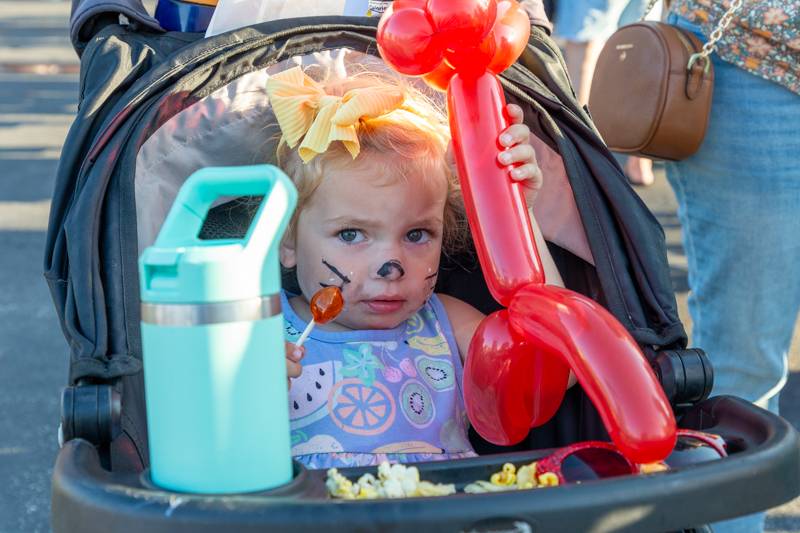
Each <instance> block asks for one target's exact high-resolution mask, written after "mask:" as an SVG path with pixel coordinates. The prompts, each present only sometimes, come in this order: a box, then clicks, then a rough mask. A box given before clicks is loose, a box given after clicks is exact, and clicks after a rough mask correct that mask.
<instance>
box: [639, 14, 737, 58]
mask: <svg viewBox="0 0 800 533" xmlns="http://www.w3.org/2000/svg"><path fill="white" fill-rule="evenodd" d="M656 2H658V0H649V1H648V2H647V7H646V8H645V9H644V13H643V14H642V18H641V19H640V20H644V19H645V18H646V17H647V14H648V13H650V11H651V10H652V9H653V6H655V5H656ZM743 3H744V0H733V1H732V2H731V5H730V7H728V10H727V11H726V12H725V14H724V15H722V18H721V19H719V22H718V23H717V27H716V28H714V31H712V32H711V36H709V38H708V41H707V42H706V43H705V44H704V45H703V49H702V51H700V52H697V53H696V54H692V55H691V57H690V58H689V64H688V65H687V66H686V68H687V69H691V68H692V66H693V65H694V64H695V63H696V62H697V61H701V60H702V61H705V71H706V72H708V69H709V67H710V65H711V61H709V59H708V56H710V55H711V54H712V53H713V52H714V49H715V48H716V47H717V41H719V40H720V39H721V38H722V32H724V31H725V30H726V29H727V28H728V26H730V25H731V21H733V17H734V15H736V12H737V11H739V9H741V7H742V4H743Z"/></svg>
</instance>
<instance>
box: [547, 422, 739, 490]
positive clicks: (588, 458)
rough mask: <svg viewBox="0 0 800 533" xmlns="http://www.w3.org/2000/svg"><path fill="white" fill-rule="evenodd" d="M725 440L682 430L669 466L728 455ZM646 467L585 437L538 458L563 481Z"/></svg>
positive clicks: (668, 459) (665, 461) (580, 479)
mask: <svg viewBox="0 0 800 533" xmlns="http://www.w3.org/2000/svg"><path fill="white" fill-rule="evenodd" d="M727 456H728V454H727V452H726V451H725V441H724V440H723V439H722V438H721V437H720V436H718V435H713V434H711V433H704V432H702V431H693V430H688V429H679V430H678V440H677V442H676V444H675V448H674V449H673V451H672V453H670V455H669V456H668V457H667V458H666V459H665V460H664V464H665V465H666V466H667V467H669V468H675V467H680V466H685V465H689V464H696V463H701V462H705V461H709V460H714V459H721V458H723V457H727ZM641 471H642V467H641V466H640V465H639V464H637V463H634V462H632V461H630V460H629V459H628V458H627V457H625V456H624V455H623V454H622V452H620V451H619V450H618V449H617V447H616V446H614V445H613V444H611V443H609V442H602V441H585V442H578V443H575V444H572V445H570V446H565V447H563V448H559V449H558V450H557V451H555V452H554V453H552V454H550V455H548V456H546V457H545V458H543V459H540V460H539V461H538V462H537V472H539V473H545V472H550V473H553V474H555V475H556V476H557V477H558V481H559V483H576V482H580V481H589V480H591V479H605V478H609V477H616V476H624V475H628V474H638V473H640V472H641Z"/></svg>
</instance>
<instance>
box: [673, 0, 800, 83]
mask: <svg viewBox="0 0 800 533" xmlns="http://www.w3.org/2000/svg"><path fill="white" fill-rule="evenodd" d="M730 3H731V0H673V2H672V5H671V6H670V11H671V12H672V13H675V14H677V15H680V16H681V17H683V18H685V19H687V20H689V21H690V22H693V23H695V24H699V25H700V26H701V27H702V30H703V33H704V34H705V35H711V32H712V31H714V28H715V27H716V25H717V22H718V21H719V20H720V19H721V18H722V15H724V14H725V11H727V9H728V7H729V6H730ZM716 51H717V54H718V55H719V57H720V59H722V60H724V61H727V62H729V63H733V64H734V65H737V66H739V67H741V68H743V69H745V70H748V71H750V72H752V73H753V74H756V75H757V76H761V77H762V78H766V79H768V80H770V81H774V82H775V83H779V84H780V85H783V86H784V87H786V88H787V89H789V90H790V91H792V92H795V93H798V94H800V1H799V0H744V2H743V3H742V7H741V8H740V9H739V11H738V12H737V14H736V15H735V17H734V19H733V22H732V23H731V25H730V26H728V28H727V29H726V30H725V31H724V32H723V33H722V39H720V40H719V42H718V43H717V50H716Z"/></svg>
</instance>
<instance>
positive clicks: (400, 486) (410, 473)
mask: <svg viewBox="0 0 800 533" xmlns="http://www.w3.org/2000/svg"><path fill="white" fill-rule="evenodd" d="M556 485H558V477H557V476H556V475H555V474H553V473H552V472H542V473H540V474H539V473H537V471H536V462H533V463H531V464H528V465H522V466H521V467H520V468H519V470H517V468H516V467H515V466H514V465H512V464H511V463H506V464H504V465H503V469H502V470H501V471H500V472H496V473H495V474H492V476H491V477H490V480H489V481H486V480H482V479H481V480H478V481H475V482H474V483H470V484H469V485H467V486H466V487H464V492H467V493H473V494H476V493H484V492H502V491H508V490H521V489H534V488H539V487H553V486H556ZM325 486H326V487H327V488H328V493H329V494H330V495H331V497H333V498H338V499H344V500H374V499H379V498H409V497H414V496H447V495H449V494H455V492H456V489H455V485H453V484H452V483H451V484H442V483H431V482H430V481H421V480H420V479H419V470H417V467H415V466H405V465H401V464H394V465H390V464H389V463H387V462H383V463H381V464H380V466H378V477H377V478H376V477H375V476H373V475H372V474H369V473H367V474H364V475H363V476H361V477H360V478H358V481H356V482H355V483H353V482H352V481H350V480H349V479H347V478H346V477H344V476H343V475H342V474H340V473H339V471H338V470H337V469H335V468H331V469H330V470H328V478H327V480H326V481H325Z"/></svg>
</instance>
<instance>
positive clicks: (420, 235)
mask: <svg viewBox="0 0 800 533" xmlns="http://www.w3.org/2000/svg"><path fill="white" fill-rule="evenodd" d="M406 239H408V242H413V243H423V242H427V241H428V239H430V234H429V233H428V232H427V231H425V230H424V229H412V230H411V231H409V232H408V233H406Z"/></svg>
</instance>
